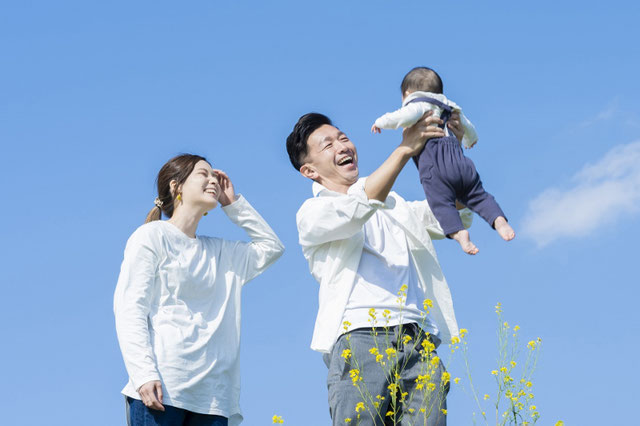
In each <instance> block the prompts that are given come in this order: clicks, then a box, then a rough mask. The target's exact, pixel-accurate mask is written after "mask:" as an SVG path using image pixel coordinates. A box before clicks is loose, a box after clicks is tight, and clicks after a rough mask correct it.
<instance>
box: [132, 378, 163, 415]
mask: <svg viewBox="0 0 640 426" xmlns="http://www.w3.org/2000/svg"><path fill="white" fill-rule="evenodd" d="M138 393H139V394H140V397H141V398H142V403H143V404H144V405H145V406H146V407H148V408H151V409H152V410H159V411H164V406H163V405H162V383H160V380H152V381H150V382H147V383H145V384H144V385H142V386H140V388H139V389H138Z"/></svg>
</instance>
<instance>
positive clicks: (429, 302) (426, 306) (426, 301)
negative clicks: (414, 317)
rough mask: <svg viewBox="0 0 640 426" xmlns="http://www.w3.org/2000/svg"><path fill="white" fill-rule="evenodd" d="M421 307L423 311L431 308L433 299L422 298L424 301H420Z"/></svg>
mask: <svg viewBox="0 0 640 426" xmlns="http://www.w3.org/2000/svg"><path fill="white" fill-rule="evenodd" d="M422 307H423V308H424V310H425V311H427V310H428V309H429V308H433V300H431V299H424V302H422Z"/></svg>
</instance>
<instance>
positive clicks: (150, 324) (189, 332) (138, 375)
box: [114, 196, 284, 425]
mask: <svg viewBox="0 0 640 426" xmlns="http://www.w3.org/2000/svg"><path fill="white" fill-rule="evenodd" d="M222 210H223V211H224V212H225V213H226V214H227V216H228V217H229V219H231V221H232V222H234V223H235V224H237V225H239V226H240V227H242V228H243V229H244V230H245V231H246V232H247V234H248V235H249V237H250V238H251V242H241V241H226V240H222V239H220V238H212V237H203V236H197V237H196V238H190V237H188V236H187V235H186V234H184V233H183V232H182V231H181V230H180V229H178V228H177V227H175V226H174V225H173V224H171V223H169V222H167V221H154V222H150V223H147V224H145V225H142V226H140V227H139V228H138V229H137V230H136V231H135V232H134V233H133V234H132V235H131V237H130V238H129V240H128V242H127V246H126V249H125V252H124V261H123V262H122V267H121V270H120V276H119V278H118V284H117V286H116V291H115V297H114V313H115V318H116V330H117V333H118V341H119V342H120V348H121V350H122V355H123V358H124V362H125V366H126V368H127V372H128V373H129V382H128V383H127V385H126V386H125V388H124V389H123V391H122V393H123V394H125V395H127V396H130V397H132V398H136V399H140V396H139V394H138V392H137V389H139V388H140V386H142V385H143V384H144V383H146V382H149V381H151V380H160V381H161V382H162V388H163V403H164V404H167V405H170V406H174V407H178V408H183V409H186V410H189V411H193V412H197V413H204V414H215V415H220V416H225V417H228V418H229V420H230V423H229V424H231V425H236V424H239V423H240V422H241V421H242V415H241V412H240V407H239V398H240V366H239V347H240V301H241V289H242V286H243V284H245V283H246V282H248V281H249V280H251V279H252V278H254V277H256V276H257V275H258V274H260V273H261V272H263V271H264V270H265V269H266V268H267V267H268V266H269V265H271V264H272V263H273V262H274V261H275V260H276V259H278V257H280V255H281V254H282V253H283V251H284V246H283V245H282V243H281V242H280V240H279V239H278V237H277V236H276V234H275V233H274V232H273V230H272V229H271V228H270V227H269V225H268V224H267V222H266V221H265V220H264V219H263V218H262V217H261V216H260V215H259V214H258V212H257V211H256V210H255V209H254V208H253V207H252V206H251V205H250V204H249V203H248V202H247V201H246V200H245V199H244V198H243V197H242V196H239V197H238V199H237V200H236V201H235V202H233V203H232V204H230V205H228V206H225V207H222Z"/></svg>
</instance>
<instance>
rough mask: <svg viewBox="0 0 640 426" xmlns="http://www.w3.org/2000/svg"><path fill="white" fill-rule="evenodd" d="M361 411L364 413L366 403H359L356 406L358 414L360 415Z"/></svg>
mask: <svg viewBox="0 0 640 426" xmlns="http://www.w3.org/2000/svg"><path fill="white" fill-rule="evenodd" d="M360 411H364V402H358V403H357V404H356V413H359V412H360Z"/></svg>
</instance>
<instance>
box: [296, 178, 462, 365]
mask: <svg viewBox="0 0 640 426" xmlns="http://www.w3.org/2000/svg"><path fill="white" fill-rule="evenodd" d="M365 181H366V178H362V179H359V180H358V181H357V182H356V183H355V184H354V185H352V186H351V187H350V188H349V190H348V192H347V194H341V193H338V192H334V191H330V190H328V189H327V188H325V187H323V186H322V185H320V184H318V183H315V182H314V184H313V194H314V197H313V198H310V199H308V200H306V201H305V202H304V203H303V204H302V206H301V207H300V209H299V210H298V213H297V215H296V221H297V225H298V234H299V243H300V245H301V246H302V251H303V254H304V256H305V258H306V259H307V261H308V262H309V269H310V271H311V274H312V275H313V277H314V278H315V279H316V280H317V281H318V283H319V284H320V289H319V307H318V315H317V317H316V323H315V328H314V332H313V339H312V342H311V348H312V349H313V350H315V351H318V352H323V353H329V352H330V351H331V348H332V347H333V345H334V343H335V341H336V340H337V338H338V336H339V335H340V334H341V332H342V331H343V329H342V321H343V317H344V313H345V309H346V307H347V304H348V303H349V297H350V295H351V294H352V290H353V288H354V285H355V284H356V281H357V280H358V279H359V278H358V269H359V266H360V263H361V259H362V254H363V249H364V245H365V231H364V226H365V224H366V222H367V221H369V220H370V219H371V217H372V216H373V215H374V214H376V212H380V213H381V214H383V215H385V221H386V220H387V219H388V220H389V222H390V223H392V224H393V225H392V226H397V227H399V228H401V229H402V231H403V232H404V235H405V238H406V246H407V248H408V251H409V254H410V263H412V265H413V266H414V267H415V277H416V278H417V282H416V284H417V286H418V287H419V290H420V296H422V295H424V298H427V299H431V300H432V301H433V304H434V306H433V308H432V309H431V310H430V312H429V314H430V316H431V319H432V320H433V322H434V323H435V325H436V326H437V329H438V331H439V333H440V338H441V339H442V340H444V341H448V340H449V339H450V338H451V337H453V336H457V335H458V325H457V322H456V318H455V314H454V311H453V302H452V300H451V292H450V291H449V286H448V285H447V282H446V280H445V278H444V275H443V273H442V270H441V268H440V264H439V263H438V258H437V256H436V252H435V249H434V247H433V243H432V241H431V239H432V238H433V239H442V238H444V237H445V235H444V234H443V231H442V228H441V227H440V224H439V223H438V221H437V220H436V218H435V216H434V215H433V213H432V212H431V209H430V208H429V204H428V203H427V201H426V200H422V201H412V202H408V201H405V200H404V199H403V198H402V197H400V196H399V195H398V194H396V193H395V192H390V193H389V196H388V197H387V199H386V200H385V202H384V203H383V202H381V201H378V200H369V199H368V197H367V195H366V193H365V191H364V185H365ZM460 215H461V218H462V221H463V224H464V225H465V227H469V226H470V225H471V221H472V215H473V213H472V212H471V211H470V210H468V209H463V210H460Z"/></svg>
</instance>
